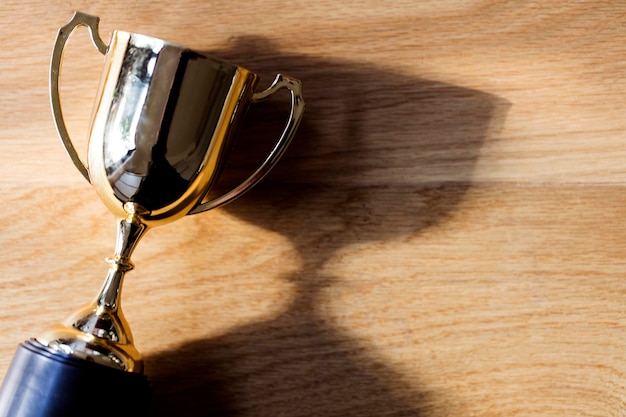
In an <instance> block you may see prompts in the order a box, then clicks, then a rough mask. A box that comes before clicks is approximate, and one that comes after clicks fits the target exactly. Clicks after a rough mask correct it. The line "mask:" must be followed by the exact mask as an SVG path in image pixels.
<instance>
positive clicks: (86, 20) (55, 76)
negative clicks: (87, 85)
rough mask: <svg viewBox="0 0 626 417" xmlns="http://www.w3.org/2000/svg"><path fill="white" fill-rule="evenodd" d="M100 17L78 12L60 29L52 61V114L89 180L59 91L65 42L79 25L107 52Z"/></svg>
mask: <svg viewBox="0 0 626 417" xmlns="http://www.w3.org/2000/svg"><path fill="white" fill-rule="evenodd" d="M99 22H100V18H98V17H97V16H91V15H88V14H85V13H81V12H76V13H74V16H73V17H72V19H71V20H70V21H69V22H68V23H67V24H66V25H65V26H63V27H61V28H60V29H59V32H58V33H57V38H56V41H55V43H54V49H53V50H52V60H51V62H50V103H51V105H52V115H53V116H54V124H55V126H56V129H57V133H58V134H59V137H60V138H61V142H62V143H63V146H64V147H65V150H66V151H67V154H68V155H69V157H70V158H71V159H72V162H73V163H74V165H75V166H76V168H78V171H80V173H81V174H82V175H83V177H85V179H86V180H87V181H89V182H91V181H90V179H89V168H88V167H87V165H86V164H85V163H84V162H83V161H82V159H81V158H80V156H79V155H78V152H76V148H75V147H74V144H73V143H72V140H71V139H70V135H69V133H68V131H67V126H66V125H65V120H64V119H63V111H62V110H61V97H60V93H59V79H60V78H61V62H62V61H63V50H64V49H65V44H66V43H67V40H68V39H69V37H70V35H71V34H72V32H74V30H75V29H76V28H77V27H79V26H86V27H87V29H89V34H90V36H91V41H92V43H93V45H94V46H95V47H96V49H98V51H100V53H102V54H103V55H104V54H106V52H107V49H108V47H107V45H106V44H105V43H104V41H103V40H102V38H101V37H100V34H99V33H98V24H99Z"/></svg>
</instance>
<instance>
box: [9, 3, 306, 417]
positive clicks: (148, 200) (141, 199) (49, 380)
mask: <svg viewBox="0 0 626 417" xmlns="http://www.w3.org/2000/svg"><path fill="white" fill-rule="evenodd" d="M78 26H86V27H87V28H88V29H89V32H90V35H91V39H92V41H93V43H94V45H95V46H96V48H97V49H98V50H99V51H100V52H101V53H103V54H105V56H106V60H105V64H104V70H103V73H102V74H103V75H102V79H101V82H100V87H99V90H98V93H97V96H96V102H95V106H94V111H93V116H92V121H91V126H90V131H89V147H88V164H87V165H86V164H84V163H83V162H82V160H81V158H80V157H79V155H78V154H77V152H76V149H75V148H74V145H73V144H72V141H71V140H70V138H69V135H68V132H67V129H66V127H65V123H64V121H63V115H62V111H61V103H60V98H59V78H60V67H61V61H62V53H63V50H64V47H65V43H66V41H67V39H68V38H69V36H70V35H71V33H72V32H73V31H74V29H75V28H77V27H78ZM257 81H258V77H257V75H255V74H254V73H252V72H250V71H248V70H246V69H244V68H241V67H239V66H236V65H231V64H229V63H226V62H224V61H221V60H218V59H215V58H212V57H209V56H207V55H204V54H201V53H197V52H194V51H192V50H189V49H186V48H183V47H180V46H176V45H173V44H170V43H167V42H164V41H162V40H159V39H156V38H152V37H149V36H144V35H140V34H134V33H129V32H123V31H115V32H114V33H113V35H112V38H111V41H110V43H109V45H108V46H107V45H106V44H105V43H104V42H103V41H102V39H101V38H100V36H99V34H98V18H97V17H94V16H90V15H86V14H83V13H80V12H77V13H76V14H75V15H74V17H73V18H72V20H71V21H70V22H69V23H68V24H67V25H65V26H64V27H62V28H61V29H60V30H59V33H58V35H57V40H56V43H55V47H54V50H53V54H52V62H51V70H50V95H51V102H52V110H53V115H54V120H55V123H56V127H57V130H58V133H59V136H60V138H61V140H62V142H63V145H64V146H65V149H66V150H67V152H68V154H69V156H70V158H71V159H72V161H73V162H74V164H75V165H76V167H77V168H78V170H79V171H80V172H81V174H82V175H83V176H84V177H85V178H86V179H87V180H88V181H89V182H90V183H91V184H92V185H93V186H94V188H95V190H96V192H97V194H98V195H99V197H100V198H101V199H102V201H103V202H104V204H105V205H106V206H107V207H108V208H109V209H110V210H111V211H112V212H113V214H115V216H116V217H117V218H118V234H117V243H116V247H115V254H114V256H112V257H111V258H108V259H107V261H108V262H109V265H110V267H109V271H108V274H107V276H106V279H105V282H104V285H103V287H102V290H101V291H100V293H99V294H98V296H97V297H96V299H95V300H94V301H93V302H92V303H90V304H88V305H87V306H85V307H84V308H82V309H80V310H79V311H77V312H75V313H74V314H72V315H70V316H69V317H68V318H67V319H66V320H65V321H64V322H63V323H61V324H58V325H56V326H53V327H51V328H49V329H47V330H45V331H43V332H42V333H41V334H39V335H38V336H37V337H36V338H33V339H31V340H30V341H27V342H24V343H22V344H21V345H20V346H19V347H18V349H17V352H16V354H15V357H14V359H13V362H12V364H11V367H10V368H9V370H8V372H7V375H6V377H5V380H4V383H3V386H2V389H1V390H0V417H5V416H20V417H35V416H37V417H44V416H46V417H56V416H64V417H65V416H73V415H83V412H84V414H88V415H90V416H94V415H96V416H100V415H103V416H104V415H111V414H114V415H129V416H130V415H132V416H137V415H143V414H144V413H145V412H146V410H147V401H148V398H149V385H148V382H147V380H146V378H145V377H144V375H143V360H142V357H141V355H140V354H139V352H138V351H137V349H136V348H135V347H134V345H133V338H132V334H131V331H130V328H129V326H128V323H127V322H126V320H125V318H124V315H123V314H122V311H121V307H120V295H121V288H122V281H123V279H124V275H125V273H126V272H128V271H129V270H131V269H132V268H133V263H132V262H131V260H130V257H131V254H132V252H133V250H134V249H135V247H136V245H137V243H138V242H139V240H140V239H141V238H142V237H143V235H144V234H145V233H146V231H147V230H149V229H150V228H151V227H154V226H157V225H161V224H166V223H169V222H172V221H174V220H177V219H179V218H181V217H184V216H186V215H188V214H195V213H200V212H203V211H206V210H210V209H213V208H216V207H219V206H221V205H223V204H226V203H228V202H230V201H232V200H234V199H235V198H237V197H239V196H240V195H242V194H243V193H244V192H246V191H247V190H249V189H250V188H251V187H253V186H254V185H255V184H256V183H258V182H259V181H260V180H261V179H262V178H263V177H264V176H265V174H267V172H268V171H269V170H270V169H271V168H272V167H273V166H274V165H275V164H276V162H277V161H278V159H279V158H280V157H281V155H282V154H283V152H284V151H285V149H286V148H287V146H288V144H289V142H290V141H291V139H292V137H293V135H294V133H295V131H296V129H297V127H298V124H299V122H300V119H301V117H302V114H303V111H304V102H303V100H302V95H301V85H300V82H299V81H297V80H295V79H292V78H289V77H286V76H282V75H278V76H277V77H276V79H275V80H274V82H273V84H272V85H271V86H270V87H269V88H268V89H266V90H264V91H261V92H255V86H256V84H257ZM283 88H284V89H287V90H288V91H289V92H290V96H291V108H290V112H289V115H288V118H287V122H286V125H285V127H284V129H283V131H282V133H281V136H280V138H279V139H278V141H277V142H276V144H275V146H274V147H273V149H272V150H271V151H270V152H269V154H268V155H267V157H266V159H265V160H264V162H263V163H262V164H261V166H260V167H259V168H258V169H256V171H254V172H253V173H252V174H251V175H250V176H249V177H248V178H247V179H245V180H244V181H243V182H242V183H241V184H240V185H238V186H237V187H235V188H234V189H232V190H231V191H229V192H227V193H226V194H224V195H222V196H220V197H217V198H214V199H210V200H207V195H208V193H209V191H210V190H211V188H212V186H213V184H214V183H215V181H216V179H217V178H218V176H219V174H220V170H221V168H222V167H223V165H224V162H225V161H226V160H227V158H228V151H229V149H230V148H231V145H232V139H233V132H234V131H235V129H236V127H237V125H238V124H239V123H240V121H241V118H242V117H243V115H244V114H245V111H246V108H247V107H248V105H249V104H251V103H256V102H259V101H262V100H265V99H267V98H269V97H271V96H272V95H273V94H274V93H276V92H277V91H279V90H280V89H283ZM112 398H114V401H112ZM111 402H112V403H111ZM79 410H81V411H79Z"/></svg>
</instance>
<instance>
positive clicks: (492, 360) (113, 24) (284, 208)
mask: <svg viewBox="0 0 626 417" xmlns="http://www.w3.org/2000/svg"><path fill="white" fill-rule="evenodd" d="M91 3H93V4H91ZM91 3H90V2H82V1H64V2H44V1H39V0H32V1H17V0H8V1H5V2H4V3H3V6H2V8H0V22H2V29H0V41H1V42H0V45H2V48H1V49H0V70H1V71H2V72H1V77H0V94H1V96H0V97H1V99H2V100H1V101H0V108H1V112H0V177H1V178H2V181H1V183H0V196H1V197H2V201H3V210H2V216H1V217H0V225H1V229H0V230H1V232H0V242H1V243H2V248H3V251H2V253H1V254H0V259H1V260H2V273H1V274H0V277H1V278H0V306H1V307H0V326H1V328H2V338H0V375H3V374H4V372H6V368H7V367H8V365H9V363H10V360H11V357H12V355H13V352H14V350H15V347H16V345H17V344H18V343H20V342H21V341H23V340H26V339H28V338H30V337H33V336H35V335H37V333H38V332H39V331H41V330H42V329H43V328H45V327H46V326H48V325H49V324H51V323H55V322H57V321H59V320H61V319H62V318H63V317H64V316H65V315H67V314H68V313H70V312H71V311H73V310H74V309H75V308H76V307H78V306H80V305H81V304H83V303H85V302H88V301H90V300H91V299H92V298H93V297H94V296H95V294H96V292H97V290H98V289H99V286H100V285H101V282H102V279H103V278H104V274H105V272H106V268H107V267H106V264H105V263H104V262H103V261H102V258H104V257H105V256H108V255H110V254H111V253H112V250H113V243H114V228H115V224H114V223H115V222H114V218H113V217H112V215H111V214H109V213H108V212H107V211H106V209H105V208H104V206H103V204H102V203H101V202H100V201H99V200H98V198H97V196H96V195H95V193H94V192H93V190H92V189H91V188H90V187H89V185H88V184H87V183H86V182H85V181H84V180H83V179H82V178H81V177H80V174H79V173H78V172H77V171H76V170H75V169H74V167H73V166H72V164H71V162H70V160H69V159H68V158H67V157H66V155H65V153H64V151H63V149H62V147H61V146H60V144H59V141H58V139H57V136H56V133H55V130H54V126H53V122H52V117H51V115H50V110H49V104H48V103H49V102H48V91H47V83H48V81H47V79H48V63H49V58H50V53H51V48H52V43H53V41H54V37H55V34H56V31H57V29H58V27H60V26H62V25H63V24H65V23H66V22H67V21H68V20H69V18H70V17H71V15H72V13H73V11H74V10H76V9H78V10H81V11H83V12H86V13H90V14H94V15H98V16H100V17H101V25H100V27H101V31H102V33H103V34H108V33H110V32H111V31H113V30H114V29H123V30H129V31H134V32H140V33H144V34H149V35H153V36H157V37H160V38H164V39H167V40H169V41H172V42H176V43H182V44H185V45H187V46H189V47H192V48H195V49H198V50H201V51H206V52H211V53H213V54H215V55H217V56H220V57H222V58H224V59H227V60H229V61H231V62H234V63H237V64H240V65H243V66H246V67H247V68H249V69H251V70H254V71H256V72H258V73H259V74H261V75H262V76H263V81H262V83H263V85H267V83H269V81H270V80H271V79H272V77H273V75H274V74H275V73H276V72H283V73H286V74H290V75H292V76H294V77H297V78H300V79H301V80H302V81H303V83H304V93H305V97H306V101H307V113H306V115H305V120H304V122H303V124H302V126H301V129H300V131H299V133H298V135H297V136H296V138H295V140H294V143H293V145H292V147H291V149H290V151H289V152H288V153H287V155H286V156H285V158H284V160H283V161H281V163H280V164H279V166H278V167H277V168H276V170H275V171H274V172H273V173H272V174H271V175H270V176H269V177H268V178H266V180H264V182H263V183H262V184H261V185H259V187H258V188H257V189H255V190H254V191H253V192H251V193H250V194H248V195H246V196H245V197H243V198H242V199H240V200H239V201H237V202H236V203H233V204H232V205H230V206H228V207H226V208H224V209H218V210H215V211H213V212H210V213H206V214H203V215H198V216H193V217H188V218H185V219H182V220H179V221H178V222H176V223H172V224H170V225H167V226H164V227H162V228H157V229H155V230H153V231H151V232H150V233H149V234H148V236H147V237H146V238H145V239H144V241H142V242H141V244H140V246H139V248H138V250H137V252H136V254H135V256H134V261H135V263H136V265H137V269H136V270H135V271H133V272H132V273H131V274H130V275H129V277H128V279H127V281H126V283H125V288H124V311H125V314H126V317H127V319H128V320H129V322H130V323H131V325H132V328H133V331H134V336H135V342H136V345H137V347H138V348H139V349H140V351H141V352H142V353H143V354H144V356H145V362H146V368H147V373H148V375H149V377H150V379H151V381H152V383H153V386H154V390H155V399H154V411H153V413H152V415H153V416H177V417H187V416H208V415H211V416H255V417H261V416H268V417H269V416H272V417H276V416H288V417H297V416H306V417H312V416H324V417H325V416H359V417H362V416H419V417H431V416H433V417H440V416H464V417H465V416H490V417H495V416H507V417H510V416H624V415H626V385H625V381H626V379H625V375H626V360H625V359H626V351H625V349H624V346H625V344H626V329H625V328H624V325H625V324H626V316H625V311H626V309H625V307H624V296H625V295H626V280H625V279H624V272H625V269H626V263H625V261H624V256H623V254H624V250H625V249H626V244H625V243H626V237H625V234H626V222H624V219H625V218H626V207H625V204H624V203H625V202H626V198H625V197H624V195H623V194H622V193H623V192H624V191H625V190H626V188H625V187H626V78H625V74H626V42H625V41H624V34H625V33H626V3H624V2H621V1H577V2H570V1H560V0H557V1H545V2H510V1H477V0H476V1H461V0H437V1H423V2H417V1H415V0H410V1H396V2H381V1H365V2H363V1H361V2H353V1H345V2H336V1H326V0H320V1H310V2H293V1H292V2H286V1H285V2H284V1H277V0H273V1H248V2H245V3H243V2H241V3H238V2H228V1H201V0H194V1H180V2H174V1H150V2H148V1H133V2H128V1H119V0H112V1H107V2H104V1H102V2H91ZM101 62H102V58H101V56H100V55H99V54H98V52H97V51H96V50H95V49H92V47H91V46H90V44H89V41H88V37H87V34H86V31H84V30H81V31H79V32H78V33H76V34H75V35H74V37H73V39H72V40H71V42H70V44H69V46H68V51H67V53H66V59H65V67H64V68H65V70H64V78H63V103H64V110H65V113H66V117H67V122H68V125H69V127H70V132H71V134H72V136H73V137H74V138H75V140H76V142H77V144H78V147H79V148H80V149H81V152H83V151H84V150H85V149H86V144H85V139H84V138H85V137H86V132H87V128H88V123H89V116H90V113H91V106H92V103H93V96H94V94H95V91H96V88H97V83H98V79H99V74H100V70H101ZM285 102H286V100H284V99H282V98H281V97H277V99H276V100H273V101H271V102H269V103H268V104H267V105H259V106H258V107H255V108H254V109H253V111H252V112H251V114H250V115H249V118H248V122H247V125H246V128H245V129H244V130H243V132H242V134H241V142H240V144H239V145H238V147H237V148H236V149H237V151H236V153H235V155H236V157H234V158H233V160H232V162H231V164H230V167H229V168H227V170H226V171H225V179H224V181H223V185H224V187H226V186H227V185H228V184H234V183H235V181H236V180H237V179H238V178H241V176H242V175H245V173H246V172H247V171H246V170H248V169H250V168H251V167H253V166H254V164H256V163H257V162H256V159H255V158H257V159H258V157H259V155H260V154H261V153H262V152H263V151H264V150H265V149H266V147H267V146H269V145H270V144H271V142H272V140H274V139H275V138H276V137H277V133H278V131H279V130H280V127H281V124H282V123H283V118H284V114H285V112H286V110H285V105H284V103H285ZM114 390H115V387H112V389H111V394H112V395H113V394H114Z"/></svg>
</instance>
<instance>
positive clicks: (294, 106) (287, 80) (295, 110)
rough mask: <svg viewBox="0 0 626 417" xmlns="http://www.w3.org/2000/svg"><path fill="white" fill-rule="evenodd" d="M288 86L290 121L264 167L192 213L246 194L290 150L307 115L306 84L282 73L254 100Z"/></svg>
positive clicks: (266, 96)
mask: <svg viewBox="0 0 626 417" xmlns="http://www.w3.org/2000/svg"><path fill="white" fill-rule="evenodd" d="M283 88H285V89H287V90H288V91H289V93H290V94H291V110H290V111H289V116H288V118H287V123H286V124H285V127H284V128H283V131H282V133H281V135H280V138H279V139H278V141H277V142H276V144H275V145H274V147H273V148H272V150H271V151H270V153H269V154H268V155H267V157H266V158H265V160H264V161H263V163H262V164H261V166H260V167H258V168H257V169H256V171H254V172H253V173H252V175H250V176H249V177H248V178H246V179H245V180H244V181H243V182H242V183H241V184H239V185H238V186H237V187H235V188H233V189H232V190H230V191H229V192H227V193H226V194H224V195H221V196H219V197H216V198H214V199H212V200H209V201H207V202H205V203H202V204H200V205H198V206H196V207H194V208H193V209H192V210H191V211H190V212H189V214H197V213H202V212H203V211H207V210H212V209H214V208H217V207H220V206H223V205H224V204H226V203H230V202H231V201H233V200H235V199H236V198H238V197H240V196H241V195H242V194H244V193H245V192H247V191H248V190H249V189H251V188H252V187H253V186H255V185H256V184H257V183H258V182H259V181H261V180H262V179H263V178H264V177H265V176H266V175H267V174H268V173H269V171H270V170H271V169H272V168H273V167H274V165H276V163H277V162H278V160H279V159H280V157H281V156H282V155H283V154H284V153H285V151H286V150H287V146H289V143H291V139H293V136H294V135H295V133H296V130H297V129H298V125H299V124H300V120H302V115H303V114H304V99H303V98H302V83H301V82H300V81H299V80H296V79H295V78H291V77H287V76H286V75H282V74H278V75H277V76H276V78H275V79H274V82H273V83H272V85H270V86H269V87H268V88H267V89H266V90H263V91H260V92H258V93H255V94H253V95H252V100H251V102H252V103H259V102H261V101H264V100H267V99H268V98H270V97H271V96H273V95H274V94H276V93H277V92H278V91H279V90H281V89H283Z"/></svg>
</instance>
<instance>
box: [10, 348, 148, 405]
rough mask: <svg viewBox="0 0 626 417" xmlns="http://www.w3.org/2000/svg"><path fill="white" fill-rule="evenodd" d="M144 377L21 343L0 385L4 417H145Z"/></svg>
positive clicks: (146, 402)
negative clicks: (0, 385)
mask: <svg viewBox="0 0 626 417" xmlns="http://www.w3.org/2000/svg"><path fill="white" fill-rule="evenodd" d="M149 402H150V386H149V383H148V380H147V379H146V377H145V376H143V375H141V374H137V373H133V372H125V371H121V370H117V369H113V368H110V367H107V366H103V365H99V364H95V363H92V362H88V361H86V360H82V359H77V358H75V357H72V356H70V355H66V354H63V353H60V352H57V351H55V350H52V349H50V348H48V347H46V346H44V345H42V344H41V343H39V342H37V341H36V340H34V339H31V340H29V341H27V342H24V343H22V344H20V345H19V346H18V348H17V351H16V352H15V356H14V357H13V361H12V363H11V366H10V367H9V370H8V371H7V374H6V376H5V379H4V382H3V384H2V388H0V417H16V416H19V417H74V416H76V417H86V416H89V417H93V416H98V417H100V416H102V417H104V416H129V417H130V416H133V417H135V416H146V415H147V414H148V411H149Z"/></svg>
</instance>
